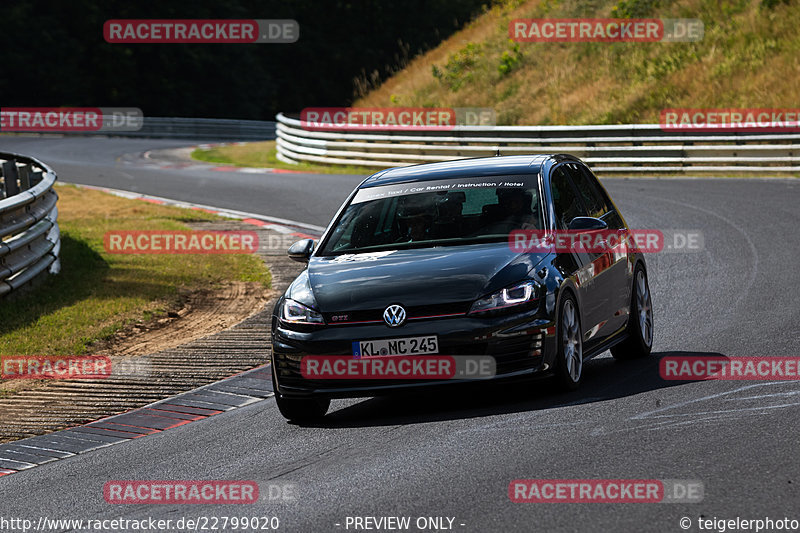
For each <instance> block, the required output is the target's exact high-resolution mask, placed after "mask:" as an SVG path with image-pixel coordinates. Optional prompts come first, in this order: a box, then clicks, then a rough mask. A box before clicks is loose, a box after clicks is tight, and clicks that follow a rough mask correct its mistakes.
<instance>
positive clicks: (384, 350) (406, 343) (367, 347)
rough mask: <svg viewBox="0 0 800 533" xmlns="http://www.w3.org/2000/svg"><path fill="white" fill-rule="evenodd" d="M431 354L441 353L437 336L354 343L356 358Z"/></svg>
mask: <svg viewBox="0 0 800 533" xmlns="http://www.w3.org/2000/svg"><path fill="white" fill-rule="evenodd" d="M430 353H439V339H438V338H437V336H436V335H428V336H427V337H404V338H400V339H381V340H374V341H355V342H353V355H354V356H356V357H383V356H387V355H424V354H430Z"/></svg>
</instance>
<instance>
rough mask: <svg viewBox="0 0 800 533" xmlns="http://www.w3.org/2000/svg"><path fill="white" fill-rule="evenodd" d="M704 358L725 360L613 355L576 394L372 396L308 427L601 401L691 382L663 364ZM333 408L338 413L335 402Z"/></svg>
mask: <svg viewBox="0 0 800 533" xmlns="http://www.w3.org/2000/svg"><path fill="white" fill-rule="evenodd" d="M703 356H715V357H720V356H722V357H724V355H723V354H720V353H716V352H678V351H672V352H659V353H654V354H652V355H651V356H650V357H648V358H646V359H640V360H634V361H625V362H620V361H616V360H614V359H612V358H611V357H603V358H595V359H592V360H591V361H587V362H586V364H585V365H584V368H583V371H584V377H583V383H582V384H581V388H580V389H579V390H577V391H574V392H569V393H562V392H559V391H558V390H557V389H556V388H555V387H554V385H553V384H552V383H551V382H550V381H549V380H537V381H527V382H525V381H521V382H513V383H476V384H467V385H454V386H452V387H451V388H447V387H443V388H439V389H436V390H435V391H433V390H431V391H416V392H413V393H403V394H401V395H397V396H385V397H377V398H370V399H367V400H364V401H362V402H359V403H357V404H354V405H350V406H348V407H345V408H343V409H338V410H332V411H331V412H330V413H329V414H328V415H327V416H326V417H325V418H324V419H322V420H321V421H320V422H318V423H314V424H307V427H318V428H355V427H371V426H391V425H398V424H419V423H428V422H438V421H443V420H456V419H465V418H478V417H483V416H493V415H499V414H509V413H519V412H526V411H538V410H544V409H553V408H557V407H565V406H570V405H578V404H583V403H594V402H602V401H606V400H613V399H616V398H623V397H626V396H633V395H635V394H640V393H643V392H648V391H652V390H657V389H661V388H666V387H674V386H678V385H684V384H686V383H690V381H667V380H664V379H662V378H661V376H660V375H659V361H660V360H661V359H662V358H664V357H703ZM332 409H336V404H335V403H334V404H332Z"/></svg>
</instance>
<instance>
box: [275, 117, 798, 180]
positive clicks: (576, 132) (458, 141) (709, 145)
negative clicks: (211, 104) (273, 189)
mask: <svg viewBox="0 0 800 533" xmlns="http://www.w3.org/2000/svg"><path fill="white" fill-rule="evenodd" d="M276 119H277V122H278V125H277V137H278V140H277V149H278V158H279V159H280V160H282V161H284V162H287V163H298V162H301V161H308V162H314V163H327V164H334V165H365V166H371V167H384V168H385V167H395V166H407V165H413V164H417V163H431V162H436V161H449V160H453V159H462V158H465V157H482V156H492V155H495V154H497V152H498V150H499V151H500V153H501V154H502V155H515V154H531V155H533V154H552V153H569V154H573V155H575V156H577V157H580V158H581V159H583V160H584V161H585V162H586V163H588V164H589V165H591V167H592V169H593V170H594V171H596V172H597V173H599V174H604V173H640V172H651V173H652V172H682V173H686V172H715V173H728V172H753V173H755V172H758V173H761V172H770V173H773V172H775V173H778V172H779V173H786V172H794V173H800V133H745V132H735V133H707V132H697V131H694V132H689V131H687V132H680V133H675V132H667V131H663V130H662V129H661V126H659V125H658V124H623V125H610V126H455V127H453V128H452V129H449V130H444V131H442V130H439V131H433V130H431V131H379V132H378V131H376V132H365V131H363V130H362V131H358V132H352V131H350V132H348V131H344V130H343V131H318V130H313V131H312V130H310V129H307V128H304V127H303V124H302V123H301V121H300V120H298V119H295V118H290V117H287V116H286V115H284V114H283V113H279V114H278V115H277V117H276Z"/></svg>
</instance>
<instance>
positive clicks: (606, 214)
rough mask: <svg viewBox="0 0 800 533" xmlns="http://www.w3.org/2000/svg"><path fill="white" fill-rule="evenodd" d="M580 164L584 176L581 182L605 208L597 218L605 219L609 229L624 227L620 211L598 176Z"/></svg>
mask: <svg viewBox="0 0 800 533" xmlns="http://www.w3.org/2000/svg"><path fill="white" fill-rule="evenodd" d="M578 166H579V168H580V171H581V176H582V177H581V183H584V184H585V188H586V190H587V191H590V192H591V193H592V195H593V196H594V197H595V198H596V199H597V203H598V204H599V205H600V206H601V208H602V210H603V214H602V215H600V216H598V217H597V218H601V219H603V221H604V222H605V223H606V224H608V227H609V229H623V228H624V227H625V223H624V222H622V217H620V216H619V213H617V210H616V209H614V204H612V203H611V200H609V199H608V195H607V194H606V193H605V191H604V190H603V188H602V187H601V186H600V183H598V181H597V177H595V175H594V174H592V171H591V170H589V169H588V168H586V167H585V166H583V165H578ZM575 184H576V185H577V184H578V182H577V181H576V182H575ZM579 188H580V186H579ZM590 211H591V210H590Z"/></svg>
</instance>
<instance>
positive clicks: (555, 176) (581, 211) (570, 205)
mask: <svg viewBox="0 0 800 533" xmlns="http://www.w3.org/2000/svg"><path fill="white" fill-rule="evenodd" d="M564 166H565V165H561V166H559V167H557V168H556V169H555V170H554V171H553V172H552V174H551V175H550V194H551V196H552V197H553V210H554V212H555V215H556V225H557V226H558V228H559V229H567V227H568V226H569V223H570V221H571V220H572V219H573V218H575V217H585V216H589V215H588V214H587V211H586V208H585V207H584V205H583V203H582V202H581V200H580V198H578V195H577V194H576V192H575V188H574V187H573V186H572V184H571V183H570V179H569V176H568V175H567V173H566V171H565V169H564Z"/></svg>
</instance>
